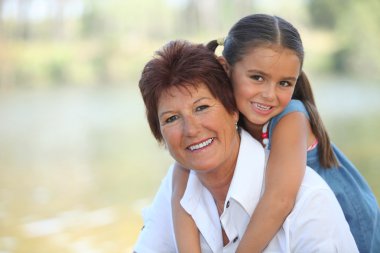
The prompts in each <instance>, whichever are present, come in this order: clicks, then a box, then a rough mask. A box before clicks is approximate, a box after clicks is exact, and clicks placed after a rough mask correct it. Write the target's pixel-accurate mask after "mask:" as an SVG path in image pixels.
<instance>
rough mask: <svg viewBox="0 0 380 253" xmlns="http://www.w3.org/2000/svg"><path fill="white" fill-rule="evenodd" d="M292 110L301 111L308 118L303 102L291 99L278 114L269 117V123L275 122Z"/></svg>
mask: <svg viewBox="0 0 380 253" xmlns="http://www.w3.org/2000/svg"><path fill="white" fill-rule="evenodd" d="M292 112H302V113H303V114H305V116H306V117H307V118H308V119H309V113H308V112H307V109H306V107H305V105H304V104H303V102H302V101H300V100H297V99H292V100H290V102H289V104H288V105H287V106H286V107H285V109H284V110H283V111H282V112H281V113H280V114H278V115H276V116H274V117H273V118H272V119H271V125H274V123H277V122H278V121H279V120H280V119H281V118H283V117H284V116H285V115H287V114H289V113H292Z"/></svg>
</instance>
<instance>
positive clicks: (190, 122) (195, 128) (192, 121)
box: [183, 116, 201, 136]
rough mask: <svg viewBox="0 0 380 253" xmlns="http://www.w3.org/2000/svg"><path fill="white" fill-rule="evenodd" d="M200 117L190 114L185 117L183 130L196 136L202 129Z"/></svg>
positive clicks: (186, 133)
mask: <svg viewBox="0 0 380 253" xmlns="http://www.w3.org/2000/svg"><path fill="white" fill-rule="evenodd" d="M200 125H201V124H200V122H199V119H196V118H195V117H194V116H188V117H186V118H185V119H184V125H183V131H184V134H185V135H187V136H195V135H197V134H198V132H199V129H200Z"/></svg>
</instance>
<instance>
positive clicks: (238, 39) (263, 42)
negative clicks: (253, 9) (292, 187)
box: [207, 14, 338, 168]
mask: <svg viewBox="0 0 380 253" xmlns="http://www.w3.org/2000/svg"><path fill="white" fill-rule="evenodd" d="M218 45H219V43H218V41H217V40H213V41H210V42H209V43H208V44H207V47H208V48H209V49H210V50H211V51H213V52H215V50H216V48H217V47H218ZM270 45H279V46H282V47H284V48H287V49H290V50H292V51H293V52H295V54H296V55H297V56H298V58H299V60H300V63H301V74H300V76H299V77H298V79H297V83H296V86H295V89H294V93H293V96H292V98H293V99H298V100H300V101H302V102H303V104H304V105H305V107H306V109H307V111H308V113H309V116H310V124H311V129H312V131H313V133H314V135H315V136H316V138H317V140H318V154H319V161H320V163H321V165H322V166H323V167H325V168H331V167H335V166H337V165H338V161H337V159H336V157H335V155H334V153H333V151H332V147H331V143H330V138H329V136H328V134H327V131H326V128H325V126H324V125H323V122H322V120H321V117H320V116H319V113H318V110H317V107H316V105H315V100H314V95H313V92H312V89H311V85H310V82H309V80H308V78H307V76H306V74H305V73H304V72H303V71H302V65H303V61H304V49H303V45H302V40H301V36H300V34H299V33H298V31H297V29H296V28H295V27H294V26H293V25H292V24H290V23H289V22H287V21H286V20H284V19H282V18H280V17H277V16H270V15H265V14H253V15H249V16H246V17H244V18H242V19H240V20H239V21H238V22H237V23H236V24H235V25H234V26H233V27H232V28H231V30H230V31H229V33H228V35H227V37H226V38H225V40H224V43H223V46H224V49H223V56H224V58H225V59H226V61H227V63H228V64H229V65H230V66H233V65H234V64H235V63H237V62H238V61H240V60H241V59H242V58H243V57H244V55H245V54H247V53H248V51H249V50H251V49H252V48H255V47H259V46H270Z"/></svg>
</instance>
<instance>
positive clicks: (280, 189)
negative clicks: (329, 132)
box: [237, 112, 314, 253]
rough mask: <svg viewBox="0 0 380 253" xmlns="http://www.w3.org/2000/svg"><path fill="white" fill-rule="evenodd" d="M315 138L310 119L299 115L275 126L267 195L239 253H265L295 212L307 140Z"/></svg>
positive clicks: (267, 170)
mask: <svg viewBox="0 0 380 253" xmlns="http://www.w3.org/2000/svg"><path fill="white" fill-rule="evenodd" d="M313 136H314V135H313V134H312V132H311V128H310V124H309V121H308V119H307V118H306V116H305V115H304V114H302V113H300V112H292V113H289V114H288V115H286V116H284V117H283V118H282V119H281V120H280V121H279V122H278V124H277V125H276V127H275V129H274V130H273V136H272V138H271V152H270V155H269V160H268V163H267V169H266V176H265V191H264V194H263V196H262V198H261V199H260V201H259V203H258V205H257V207H256V209H255V211H254V213H253V214H252V217H251V220H250V223H249V225H248V227H247V230H246V232H245V233H244V236H243V238H242V241H241V242H240V245H239V247H238V249H237V252H238V253H245V252H249V253H252V252H262V251H263V250H264V249H265V247H266V246H267V245H268V243H269V242H270V241H271V240H272V238H273V237H274V236H275V234H276V233H277V231H278V230H279V229H280V227H281V226H282V224H283V222H284V220H285V219H286V217H287V216H288V214H289V213H290V212H291V210H292V209H293V206H294V203H295V199H296V196H297V193H298V190H299V187H300V185H301V181H302V179H303V176H304V173H305V168H306V150H307V145H308V139H310V138H311V139H312V138H313ZM308 137H309V138H308ZM310 141H312V140H310Z"/></svg>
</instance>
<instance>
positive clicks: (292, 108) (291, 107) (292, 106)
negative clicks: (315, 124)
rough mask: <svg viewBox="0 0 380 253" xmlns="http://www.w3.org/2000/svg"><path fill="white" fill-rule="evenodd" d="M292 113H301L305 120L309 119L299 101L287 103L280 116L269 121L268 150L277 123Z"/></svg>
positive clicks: (294, 100) (293, 100)
mask: <svg viewBox="0 0 380 253" xmlns="http://www.w3.org/2000/svg"><path fill="white" fill-rule="evenodd" d="M292 112H301V113H303V114H305V116H306V118H308V119H309V118H310V117H309V113H308V112H307V110H306V107H305V105H304V104H303V103H302V102H301V101H300V100H296V99H292V100H291V101H290V102H289V104H288V105H287V106H286V107H285V109H284V111H282V112H281V113H280V114H278V115H276V116H275V117H273V118H272V119H271V121H270V124H269V149H270V148H271V143H272V140H271V136H273V130H274V128H275V127H276V125H277V124H278V122H279V121H280V120H281V119H282V118H283V117H284V116H286V115H288V114H289V113H292Z"/></svg>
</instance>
